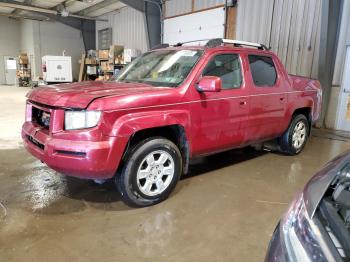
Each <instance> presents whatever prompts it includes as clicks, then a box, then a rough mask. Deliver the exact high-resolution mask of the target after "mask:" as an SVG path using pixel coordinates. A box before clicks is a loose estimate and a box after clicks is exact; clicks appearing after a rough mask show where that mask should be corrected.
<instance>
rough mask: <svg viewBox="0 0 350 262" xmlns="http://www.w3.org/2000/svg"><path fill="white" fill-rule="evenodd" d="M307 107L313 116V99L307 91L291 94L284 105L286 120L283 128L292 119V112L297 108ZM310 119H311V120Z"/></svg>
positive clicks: (285, 127)
mask: <svg viewBox="0 0 350 262" xmlns="http://www.w3.org/2000/svg"><path fill="white" fill-rule="evenodd" d="M305 107H308V108H310V109H311V117H312V118H313V112H314V109H315V108H314V100H313V99H312V97H310V95H309V94H307V93H301V94H298V95H293V96H290V97H289V98H288V104H287V106H286V114H285V119H288V122H286V123H285V126H284V129H287V128H288V126H289V124H290V121H291V120H292V117H293V114H294V112H295V111H296V110H297V109H299V108H305ZM311 121H312V120H311Z"/></svg>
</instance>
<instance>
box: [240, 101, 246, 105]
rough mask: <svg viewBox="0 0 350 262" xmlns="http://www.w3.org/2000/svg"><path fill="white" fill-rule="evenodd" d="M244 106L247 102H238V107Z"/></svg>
mask: <svg viewBox="0 0 350 262" xmlns="http://www.w3.org/2000/svg"><path fill="white" fill-rule="evenodd" d="M246 104H247V101H240V102H239V105H240V106H245V105H246Z"/></svg>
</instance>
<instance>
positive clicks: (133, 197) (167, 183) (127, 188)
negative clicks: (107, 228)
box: [116, 137, 182, 207]
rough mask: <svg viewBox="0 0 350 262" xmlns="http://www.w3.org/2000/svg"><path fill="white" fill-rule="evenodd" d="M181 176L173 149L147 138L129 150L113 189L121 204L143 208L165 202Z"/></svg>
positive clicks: (166, 142) (178, 157)
mask: <svg viewBox="0 0 350 262" xmlns="http://www.w3.org/2000/svg"><path fill="white" fill-rule="evenodd" d="M181 172H182V158H181V154H180V151H179V149H178V148H177V146H176V145H175V144H174V143H173V142H171V141H170V140H168V139H164V138H160V137H153V138H149V139H147V140H145V141H143V142H141V143H139V144H138V145H136V146H135V147H134V149H132V150H131V151H130V153H129V155H128V158H127V159H126V161H125V164H124V167H123V168H122V171H121V173H120V174H117V176H116V185H117V188H118V190H119V192H120V194H121V197H122V200H123V201H124V202H125V203H126V204H128V205H129V206H132V207H145V206H151V205H154V204H157V203H159V202H161V201H163V200H165V199H166V198H167V197H168V196H169V194H170V193H171V192H172V190H173V189H174V188H175V186H176V183H177V181H178V180H179V178H180V175H181Z"/></svg>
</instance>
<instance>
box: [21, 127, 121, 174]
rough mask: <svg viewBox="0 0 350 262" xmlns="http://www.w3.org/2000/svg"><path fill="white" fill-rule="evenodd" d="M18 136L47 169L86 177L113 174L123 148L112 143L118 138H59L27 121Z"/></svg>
mask: <svg viewBox="0 0 350 262" xmlns="http://www.w3.org/2000/svg"><path fill="white" fill-rule="evenodd" d="M77 137H79V136H78V135H77ZM22 139H23V144H24V146H25V148H26V149H27V150H28V151H29V152H30V153H31V154H32V155H33V156H35V157H36V158H38V159H39V160H41V161H42V162H44V163H45V164H47V165H48V166H49V167H50V168H52V169H54V170H56V171H57V172H60V173H62V174H64V175H68V176H74V177H79V178H86V179H107V178H111V177H113V176H114V174H115V172H116V170H117V167H118V165H119V161H120V159H121V156H122V154H123V151H124V147H123V146H122V144H123V143H118V144H119V146H115V145H116V141H117V139H118V137H107V136H106V137H104V138H103V139H102V140H101V141H81V140H80V141H79V140H76V139H69V140H67V139H59V138H54V137H53V136H52V135H50V134H49V132H48V131H46V130H44V129H42V128H40V127H37V126H35V125H34V124H33V123H31V122H25V123H24V124H23V127H22ZM118 142H120V141H119V140H118Z"/></svg>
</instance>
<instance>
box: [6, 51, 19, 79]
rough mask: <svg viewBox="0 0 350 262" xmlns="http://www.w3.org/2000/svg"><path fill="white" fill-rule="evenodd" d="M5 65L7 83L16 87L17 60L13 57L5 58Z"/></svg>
mask: <svg viewBox="0 0 350 262" xmlns="http://www.w3.org/2000/svg"><path fill="white" fill-rule="evenodd" d="M4 63H5V83H6V85H14V84H15V83H16V70H17V59H16V57H13V56H4Z"/></svg>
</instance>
